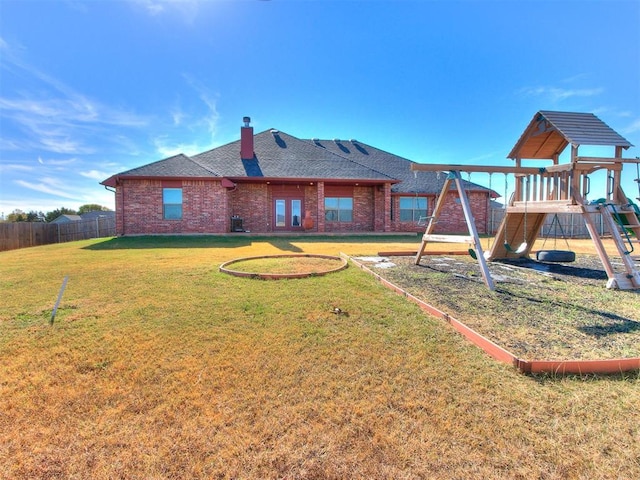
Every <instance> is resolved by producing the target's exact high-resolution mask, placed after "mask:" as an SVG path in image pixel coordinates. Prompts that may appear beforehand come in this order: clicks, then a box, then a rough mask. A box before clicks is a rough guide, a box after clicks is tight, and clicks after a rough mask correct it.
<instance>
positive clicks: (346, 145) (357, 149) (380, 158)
mask: <svg viewBox="0 0 640 480" xmlns="http://www.w3.org/2000/svg"><path fill="white" fill-rule="evenodd" d="M309 141H310V142H312V143H313V144H314V145H316V146H319V147H322V148H324V149H326V150H328V151H330V152H333V153H335V154H337V155H340V156H342V157H344V158H347V159H349V160H351V161H353V162H356V163H359V164H361V165H364V166H366V167H369V168H371V169H373V170H376V171H378V172H380V173H383V174H385V175H388V176H390V177H393V178H396V179H398V180H400V183H397V184H395V185H393V186H392V188H391V191H392V192H394V193H423V194H424V193H429V194H438V193H440V191H442V186H443V184H444V182H445V180H446V174H438V173H437V172H427V171H413V170H411V165H412V164H414V163H415V162H414V161H412V160H408V159H406V158H403V157H400V156H398V155H394V154H393V153H389V152H385V151H384V150H380V149H378V148H375V147H372V146H371V145H367V144H366V143H362V142H360V141H357V140H319V139H313V140H309ZM463 184H464V187H465V188H466V189H468V190H486V188H485V187H482V186H480V185H476V184H474V183H470V182H467V181H466V180H463ZM453 188H455V187H452V189H453Z"/></svg>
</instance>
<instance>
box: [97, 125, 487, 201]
mask: <svg viewBox="0 0 640 480" xmlns="http://www.w3.org/2000/svg"><path fill="white" fill-rule="evenodd" d="M240 143H241V141H240V140H237V141H234V142H231V143H228V144H226V145H222V146H220V147H217V148H214V149H211V150H208V151H206V152H203V153H199V154H197V155H193V156H191V157H188V156H186V155H183V154H179V155H175V156H173V157H169V158H166V159H164V160H160V161H157V162H153V163H149V164H147V165H143V166H141V167H137V168H134V169H131V170H128V171H125V172H122V173H119V174H116V175H113V176H112V177H110V178H108V179H107V180H105V181H104V182H102V184H103V185H107V186H111V187H115V186H116V183H117V181H118V179H119V178H122V177H129V178H131V177H134V178H170V179H176V178H192V179H193V178H198V179H202V178H212V177H221V178H227V179H230V180H233V181H240V180H242V179H245V178H246V179H258V178H261V179H263V180H279V179H284V180H287V179H288V180H292V181H293V180H307V181H308V180H329V179H331V180H335V181H351V182H363V183H365V182H369V183H373V184H376V183H378V184H381V183H386V182H391V183H392V184H393V185H392V192H393V193H404V194H434V195H435V194H438V193H440V191H441V190H442V185H443V183H444V181H445V177H446V176H445V175H443V174H438V173H437V172H425V171H415V172H414V171H412V170H411V165H412V164H413V163H415V162H413V161H411V160H408V159H406V158H403V157H400V156H398V155H394V154H392V153H388V152H385V151H383V150H380V149H378V148H375V147H372V146H371V145H367V144H365V143H362V142H358V141H355V140H349V141H339V140H317V139H314V140H301V139H299V138H296V137H294V136H292V135H289V134H287V133H285V132H281V131H278V130H275V129H270V130H265V131H264V132H260V133H257V134H255V135H254V136H253V151H254V157H253V158H252V159H244V160H243V159H241V158H240ZM464 183H465V187H466V188H468V189H470V190H471V189H476V190H478V189H481V190H486V189H485V188H484V187H482V186H480V185H476V184H473V183H470V182H466V181H465V182H464Z"/></svg>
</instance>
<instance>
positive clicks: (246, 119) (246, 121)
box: [242, 117, 251, 127]
mask: <svg viewBox="0 0 640 480" xmlns="http://www.w3.org/2000/svg"><path fill="white" fill-rule="evenodd" d="M242 121H243V122H244V126H245V127H248V126H249V124H250V123H251V117H242Z"/></svg>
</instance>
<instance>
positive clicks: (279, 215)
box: [276, 200, 287, 227]
mask: <svg viewBox="0 0 640 480" xmlns="http://www.w3.org/2000/svg"><path fill="white" fill-rule="evenodd" d="M285 208H286V202H285V201H284V200H276V227H284V226H285V225H286V223H285V219H286V218H287V217H286V210H285Z"/></svg>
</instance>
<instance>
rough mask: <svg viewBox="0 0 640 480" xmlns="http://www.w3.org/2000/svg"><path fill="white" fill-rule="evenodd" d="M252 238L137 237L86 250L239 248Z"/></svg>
mask: <svg viewBox="0 0 640 480" xmlns="http://www.w3.org/2000/svg"><path fill="white" fill-rule="evenodd" d="M252 240H254V239H252V238H249V237H240V236H237V237H236V236H228V237H227V236H225V237H223V236H215V235H202V236H200V235H197V236H196V235H194V236H186V235H185V236H182V235H180V236H173V235H167V236H156V235H149V236H136V237H116V238H111V239H109V240H105V241H103V242H97V243H94V244H91V245H88V246H86V247H84V249H85V250H126V249H145V248H237V247H246V246H249V245H251V242H252Z"/></svg>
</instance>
